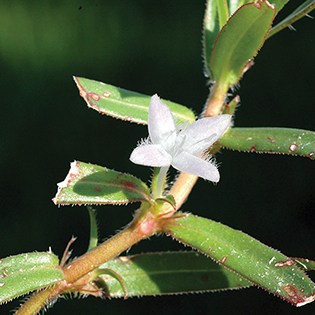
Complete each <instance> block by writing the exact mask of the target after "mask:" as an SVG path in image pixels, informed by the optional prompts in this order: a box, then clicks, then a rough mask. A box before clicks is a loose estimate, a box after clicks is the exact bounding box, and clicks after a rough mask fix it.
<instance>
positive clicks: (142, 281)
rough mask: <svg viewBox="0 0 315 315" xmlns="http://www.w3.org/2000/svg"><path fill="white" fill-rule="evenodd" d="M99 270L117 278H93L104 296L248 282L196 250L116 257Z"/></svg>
mask: <svg viewBox="0 0 315 315" xmlns="http://www.w3.org/2000/svg"><path fill="white" fill-rule="evenodd" d="M101 269H107V270H108V269H109V270H113V271H115V273H117V274H118V275H119V276H120V277H121V279H122V280H121V281H118V280H117V278H116V277H112V276H110V275H108V274H104V275H101V276H99V279H97V281H95V282H96V283H97V285H98V288H101V289H102V290H103V292H104V294H105V295H106V296H110V297H124V296H125V292H124V290H123V286H122V283H121V282H123V284H124V287H125V290H126V294H127V296H139V295H160V294H171V293H188V292H201V291H215V290H223V289H224V290H225V289H238V288H241V287H247V286H250V285H252V283H251V282H249V281H248V280H246V279H245V278H243V277H241V276H239V275H237V274H236V273H234V272H232V271H230V270H228V269H227V268H224V267H223V266H221V265H219V264H217V263H215V262H214V261H212V260H211V259H209V258H207V257H206V256H204V255H202V254H200V253H196V252H177V253H176V252H167V253H150V254H142V255H135V256H129V257H118V258H115V259H112V260H110V261H108V262H107V263H105V264H104V265H102V266H101V267H100V268H99V269H98V271H97V272H99V270H101Z"/></svg>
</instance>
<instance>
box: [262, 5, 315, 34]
mask: <svg viewBox="0 0 315 315" xmlns="http://www.w3.org/2000/svg"><path fill="white" fill-rule="evenodd" d="M314 9H315V0H307V1H305V2H304V3H302V4H301V5H300V6H299V7H298V8H297V9H296V10H294V11H293V12H292V13H291V14H290V15H288V16H287V17H286V18H285V19H284V20H282V21H281V22H280V23H278V24H277V25H275V26H274V27H273V28H272V29H271V30H270V32H269V34H268V37H267V38H269V37H271V36H273V35H275V34H276V33H278V32H279V31H281V30H282V29H284V28H285V27H287V26H289V25H291V24H292V23H294V22H296V21H297V20H299V19H301V18H302V17H304V16H305V15H306V14H308V13H310V12H311V11H312V10H314Z"/></svg>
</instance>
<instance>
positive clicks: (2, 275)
mask: <svg viewBox="0 0 315 315" xmlns="http://www.w3.org/2000/svg"><path fill="white" fill-rule="evenodd" d="M64 278H65V277H64V274H63V272H62V270H61V268H60V267H59V260H58V257H57V256H55V255H53V254H51V253H28V254H21V255H16V256H10V257H7V258H4V259H1V260H0V303H3V302H6V301H8V300H11V299H14V298H16V297H18V296H20V295H22V294H25V293H28V292H30V291H34V290H38V289H41V288H44V287H47V286H51V285H53V284H56V283H58V282H59V281H61V280H63V279H64Z"/></svg>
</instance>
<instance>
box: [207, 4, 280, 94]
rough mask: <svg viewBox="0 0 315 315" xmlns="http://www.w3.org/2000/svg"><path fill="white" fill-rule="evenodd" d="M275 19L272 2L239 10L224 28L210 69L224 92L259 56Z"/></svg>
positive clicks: (217, 42)
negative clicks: (251, 60)
mask: <svg viewBox="0 0 315 315" xmlns="http://www.w3.org/2000/svg"><path fill="white" fill-rule="evenodd" d="M274 16H275V9H274V8H273V7H272V6H271V5H269V3H268V2H266V1H262V2H259V3H249V4H245V5H243V6H242V7H241V8H239V9H238V10H237V11H236V12H235V14H234V15H232V17H231V18H230V19H229V21H228V22H227V24H226V25H225V26H224V27H223V28H222V30H221V32H220V34H219V36H218V38H217V40H216V42H215V47H214V49H213V51H212V55H211V60H210V68H211V71H212V72H213V74H214V80H215V81H216V83H217V85H218V86H219V87H220V89H223V90H224V89H226V90H227V89H228V88H229V86H231V85H233V84H236V83H237V82H238V81H239V79H240V78H241V76H242V74H243V71H244V69H245V67H246V64H247V62H248V60H250V59H252V58H253V57H254V56H256V54H257V52H258V50H259V49H260V48H261V46H262V45H263V43H264V41H265V37H266V35H267V34H268V31H269V29H270V27H271V24H272V21H273V19H274Z"/></svg>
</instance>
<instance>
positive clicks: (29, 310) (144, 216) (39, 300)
mask: <svg viewBox="0 0 315 315" xmlns="http://www.w3.org/2000/svg"><path fill="white" fill-rule="evenodd" d="M150 206H152V207H154V205H149V204H147V203H143V204H142V205H141V207H140V209H139V210H138V212H137V214H136V216H135V218H134V220H133V221H132V222H131V223H130V225H128V226H127V227H126V228H125V229H124V230H122V231H121V232H119V233H118V234H116V235H115V236H113V237H112V238H110V239H108V240H107V241H105V242H104V243H102V244H100V245H99V246H97V247H95V248H94V249H92V250H91V251H89V252H87V253H85V254H84V255H83V256H81V257H79V258H77V259H76V260H74V261H73V262H71V263H69V264H68V265H66V266H65V267H64V268H63V272H64V275H65V280H64V281H62V282H61V283H60V284H59V285H57V286H56V287H53V288H48V289H44V290H42V291H40V292H38V293H35V294H34V295H33V296H32V297H31V298H30V299H29V300H28V301H26V302H25V303H24V304H23V305H22V306H21V308H20V309H19V310H18V311H17V312H16V313H15V315H34V314H37V313H38V312H39V311H40V310H41V308H43V307H44V306H45V305H48V304H49V302H51V301H52V300H53V299H55V298H57V297H58V296H59V295H60V294H62V293H63V292H65V291H69V290H70V291H71V286H72V284H73V283H75V282H76V281H77V280H79V279H81V278H82V277H84V276H85V275H86V274H88V273H89V272H91V271H93V270H94V269H96V268H98V267H99V266H100V265H102V264H104V263H105V262H107V261H108V260H110V259H112V258H114V257H116V256H118V255H119V254H120V253H122V252H123V251H125V250H127V249H128V248H130V247H131V246H132V245H134V244H136V243H138V242H140V241H141V240H143V239H145V238H147V237H150V236H152V235H153V234H155V233H156V232H158V231H159V229H160V219H159V218H157V217H155V216H154V215H153V214H152V213H151V212H150Z"/></svg>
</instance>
